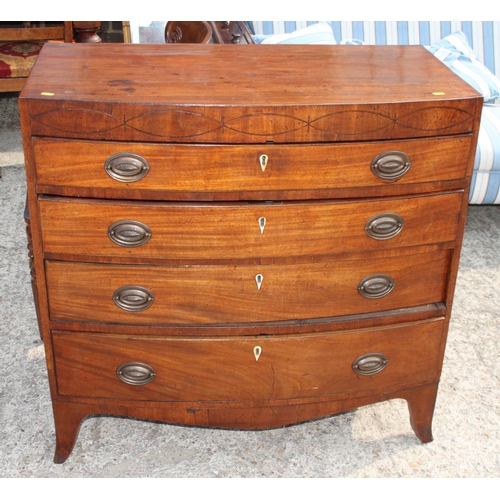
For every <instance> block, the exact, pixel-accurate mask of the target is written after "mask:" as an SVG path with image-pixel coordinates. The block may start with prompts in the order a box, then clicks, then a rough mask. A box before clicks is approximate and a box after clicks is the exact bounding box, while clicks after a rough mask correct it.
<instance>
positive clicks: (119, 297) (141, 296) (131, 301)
mask: <svg viewBox="0 0 500 500" xmlns="http://www.w3.org/2000/svg"><path fill="white" fill-rule="evenodd" d="M154 299H155V298H154V295H153V292H151V290H148V289H147V288H144V287H142V286H137V285H127V286H122V287H120V288H118V289H117V290H115V293H114V294H113V300H114V302H115V304H116V305H117V306H118V307H120V308H121V309H123V310H124V311H130V312H140V311H145V310H146V309H147V308H148V307H151V306H152V304H153V302H154Z"/></svg>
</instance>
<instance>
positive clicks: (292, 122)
mask: <svg viewBox="0 0 500 500" xmlns="http://www.w3.org/2000/svg"><path fill="white" fill-rule="evenodd" d="M23 101H25V102H26V103H27V108H28V109H27V114H28V115H29V116H30V118H31V121H32V133H33V134H35V135H45V136H51V137H68V138H93V139H104V140H139V141H172V142H218V143H220V142H225V143H251V142H254V143H258V142H269V141H272V142H282V143H283V142H289V143H293V142H295V143H297V142H325V141H329V142H331V141H333V142H336V141H344V140H348V141H352V140H378V139H388V138H395V139H396V138H408V137H429V136H438V135H451V134H460V133H468V132H470V131H471V129H472V127H473V125H472V120H473V116H474V115H475V114H476V112H477V109H478V107H479V106H480V105H481V104H482V97H481V96H480V95H479V94H477V93H476V92H475V90H474V89H472V87H470V86H468V85H467V84H466V83H464V82H463V81H462V80H461V79H459V78H458V77H456V76H455V75H453V73H452V72H451V71H450V70H448V68H446V67H445V66H444V65H443V64H442V63H441V62H440V61H438V60H437V59H436V58H435V57H434V56H432V55H431V54H430V53H429V52H427V51H426V50H425V49H424V48H423V47H419V46H406V47H399V46H385V47H381V46H340V45H339V46H337V45H333V46H332V45H329V46H326V45H314V46H311V45H309V46H308V45H303V46H296V45H294V46H289V45H288V46H287V45H277V46H259V45H248V46H241V47H235V46H229V45H227V46H226V45H200V46H198V45H191V44H190V45H189V46H182V44H165V45H120V44H108V45H104V44H88V45H84V44H81V45H77V44H46V45H45V47H44V48H43V50H42V53H41V55H40V57H39V58H38V60H37V63H36V65H35V68H34V69H33V71H32V73H31V75H30V78H29V80H28V82H27V83H26V85H25V87H24V89H23V92H22V94H21V98H20V102H21V103H22V102H23ZM21 109H22V111H23V110H24V109H25V108H24V107H23V106H21Z"/></svg>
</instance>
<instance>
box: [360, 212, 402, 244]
mask: <svg viewBox="0 0 500 500" xmlns="http://www.w3.org/2000/svg"><path fill="white" fill-rule="evenodd" d="M403 226H404V221H403V218H402V217H401V216H399V215H398V214H378V215H375V216H374V217H372V218H371V219H370V220H369V221H368V222H367V223H366V225H365V231H366V234H367V235H368V236H369V237H370V238H373V239H374V240H388V239H390V238H394V236H396V235H397V234H399V233H400V232H401V230H402V229H403Z"/></svg>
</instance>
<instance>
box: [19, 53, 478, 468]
mask: <svg viewBox="0 0 500 500" xmlns="http://www.w3.org/2000/svg"><path fill="white" fill-rule="evenodd" d="M83 68H84V69H85V71H83ZM84 75H87V77H83V76H84ZM95 75H99V79H96V78H95V77H94V76H95ZM208 90H209V91H208ZM481 108H482V98H481V96H480V95H479V94H478V93H476V92H475V91H474V90H473V89H472V88H471V87H469V86H468V85H466V84H465V83H464V82H463V81H462V80H460V79H459V78H458V77H456V76H454V75H453V74H452V73H451V72H450V71H449V70H448V69H447V68H446V67H445V66H443V65H442V64H441V63H440V62H439V61H437V60H436V59H435V58H434V57H433V56H432V55H431V54H430V53H429V52H428V51H426V50H425V49H424V48H422V47H372V46H360V47H354V48H353V47H349V46H337V45H335V46H290V45H268V46H258V45H251V44H249V45H246V46H242V47H240V48H238V50H235V49H234V47H231V46H230V45H228V44H207V45H197V46H191V47H188V46H181V45H180V44H162V45H155V46H152V45H148V46H145V45H130V44H116V45H114V44H113V45H111V44H110V45H107V46H103V45H101V44H95V45H93V44H91V45H78V44H73V45H68V44H47V45H45V46H44V48H43V49H42V52H41V55H40V57H39V61H38V63H37V65H36V66H35V68H34V70H33V72H32V73H31V75H30V78H29V79H28V82H27V84H26V85H25V87H24V89H23V92H22V94H21V97H20V110H21V120H22V130H23V139H24V147H25V157H26V170H27V182H28V200H29V208H30V213H31V221H30V226H31V227H30V231H31V235H32V254H33V259H34V268H35V271H36V272H35V276H36V281H37V285H38V287H37V290H38V291H37V294H38V304H39V311H38V314H39V320H40V328H41V332H42V336H43V340H44V343H45V349H46V358H47V367H48V374H49V382H50V390H51V395H52V404H53V409H54V418H55V428H56V452H55V461H56V462H64V461H65V460H66V459H67V458H68V456H69V454H70V453H71V450H72V448H73V445H74V443H75V440H76V438H77V434H78V430H79V427H80V424H81V422H82V421H83V420H84V419H85V418H87V417H89V416H92V415H121V416H127V417H134V418H143V419H148V420H154V421H160V422H170V423H178V424H186V425H196V426H213V427H219V428H229V429H266V428H272V427H277V426H284V425H289V424H294V423H299V422H304V421H307V420H310V419H315V418H320V417H325V416H329V415H333V414H335V413H339V412H343V411H346V410H349V409H353V408H356V407H359V406H361V405H366V404H371V403H375V402H378V401H384V400H388V399H391V398H403V399H405V400H407V402H408V407H409V412H410V421H411V425H412V428H413V430H414V432H415V433H416V435H417V436H418V438H419V439H420V440H421V441H423V442H428V441H430V440H432V432H431V423H432V417H433V411H434V405H435V401H436V394H437V389H438V383H439V379H440V373H441V368H442V363H443V356H444V349H445V344H446V337H447V332H448V326H449V321H450V314H451V307H452V301H453V292H454V287H455V279H456V275H457V270H458V265H459V257H460V248H461V243H462V236H463V230H464V224H465V217H466V210H467V195H468V189H469V183H470V177H471V172H472V164H473V160H474V153H475V146H476V140H477V134H478V128H479V120H480V114H481ZM152 446H154V443H152Z"/></svg>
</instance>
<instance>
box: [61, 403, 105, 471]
mask: <svg viewBox="0 0 500 500" xmlns="http://www.w3.org/2000/svg"><path fill="white" fill-rule="evenodd" d="M53 409H54V424H55V430H56V451H55V454H54V462H55V463H56V464H62V463H63V462H65V461H66V459H67V458H68V457H69V455H70V453H71V451H72V450H73V446H74V445H75V442H76V438H77V437H78V432H79V430H80V425H81V423H82V421H83V420H84V419H85V418H86V417H88V416H90V415H92V414H94V413H95V409H94V407H93V406H92V405H81V404H72V403H58V402H54V403H53Z"/></svg>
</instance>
